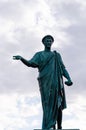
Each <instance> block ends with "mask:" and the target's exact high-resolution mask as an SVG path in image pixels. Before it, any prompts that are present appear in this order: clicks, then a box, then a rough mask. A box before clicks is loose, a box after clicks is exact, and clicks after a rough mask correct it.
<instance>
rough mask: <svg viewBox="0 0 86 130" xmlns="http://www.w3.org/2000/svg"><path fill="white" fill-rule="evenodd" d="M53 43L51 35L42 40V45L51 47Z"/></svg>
mask: <svg viewBox="0 0 86 130" xmlns="http://www.w3.org/2000/svg"><path fill="white" fill-rule="evenodd" d="M53 42H54V38H53V37H52V36H51V35H46V36H44V37H43V38H42V43H43V44H44V46H47V47H51V45H52V43H53Z"/></svg>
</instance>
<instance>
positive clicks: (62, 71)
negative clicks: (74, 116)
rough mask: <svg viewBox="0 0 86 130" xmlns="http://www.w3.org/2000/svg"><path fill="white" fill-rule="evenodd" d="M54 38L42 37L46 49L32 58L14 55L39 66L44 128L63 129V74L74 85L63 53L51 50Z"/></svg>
mask: <svg viewBox="0 0 86 130" xmlns="http://www.w3.org/2000/svg"><path fill="white" fill-rule="evenodd" d="M53 42H54V38H53V37H52V36H51V35H46V36H45V37H43V39H42V43H43V44H44V47H45V49H44V51H40V52H37V53H36V54H35V55H34V56H33V58H32V59H31V60H26V59H24V58H23V57H22V56H20V55H17V56H13V59H14V60H21V61H22V62H23V63H24V64H25V65H27V66H28V67H33V68H38V70H39V77H38V82H39V88H40V94H41V101H42V108H43V123H42V129H50V128H53V129H56V124H57V126H58V129H62V110H63V109H64V108H66V99H65V91H64V83H63V76H64V77H65V78H66V79H67V81H65V84H66V85H68V86H70V85H72V84H73V83H72V81H71V78H70V76H69V74H68V71H67V70H66V68H65V66H64V64H63V61H62V58H61V55H60V54H59V53H58V52H57V51H51V45H52V43H53Z"/></svg>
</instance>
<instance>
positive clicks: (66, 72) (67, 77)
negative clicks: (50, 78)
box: [63, 69, 71, 81]
mask: <svg viewBox="0 0 86 130" xmlns="http://www.w3.org/2000/svg"><path fill="white" fill-rule="evenodd" d="M63 76H64V77H65V78H66V79H68V80H70V81H71V78H70V76H69V73H68V71H67V70H66V69H64V71H63Z"/></svg>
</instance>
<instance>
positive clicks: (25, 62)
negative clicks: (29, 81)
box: [20, 57, 30, 67]
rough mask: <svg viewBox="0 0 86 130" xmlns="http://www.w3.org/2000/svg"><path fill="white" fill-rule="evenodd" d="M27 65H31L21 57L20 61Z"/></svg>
mask: <svg viewBox="0 0 86 130" xmlns="http://www.w3.org/2000/svg"><path fill="white" fill-rule="evenodd" d="M20 60H21V61H22V62H23V63H24V64H25V65H27V66H28V67H30V63H29V62H28V61H27V60H26V59H24V58H23V57H21V59H20Z"/></svg>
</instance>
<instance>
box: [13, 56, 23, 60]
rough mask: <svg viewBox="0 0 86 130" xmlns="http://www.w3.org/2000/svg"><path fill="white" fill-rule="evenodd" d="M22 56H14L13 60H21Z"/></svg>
mask: <svg viewBox="0 0 86 130" xmlns="http://www.w3.org/2000/svg"><path fill="white" fill-rule="evenodd" d="M21 58H22V57H21V56H19V55H17V56H13V60H21Z"/></svg>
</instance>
